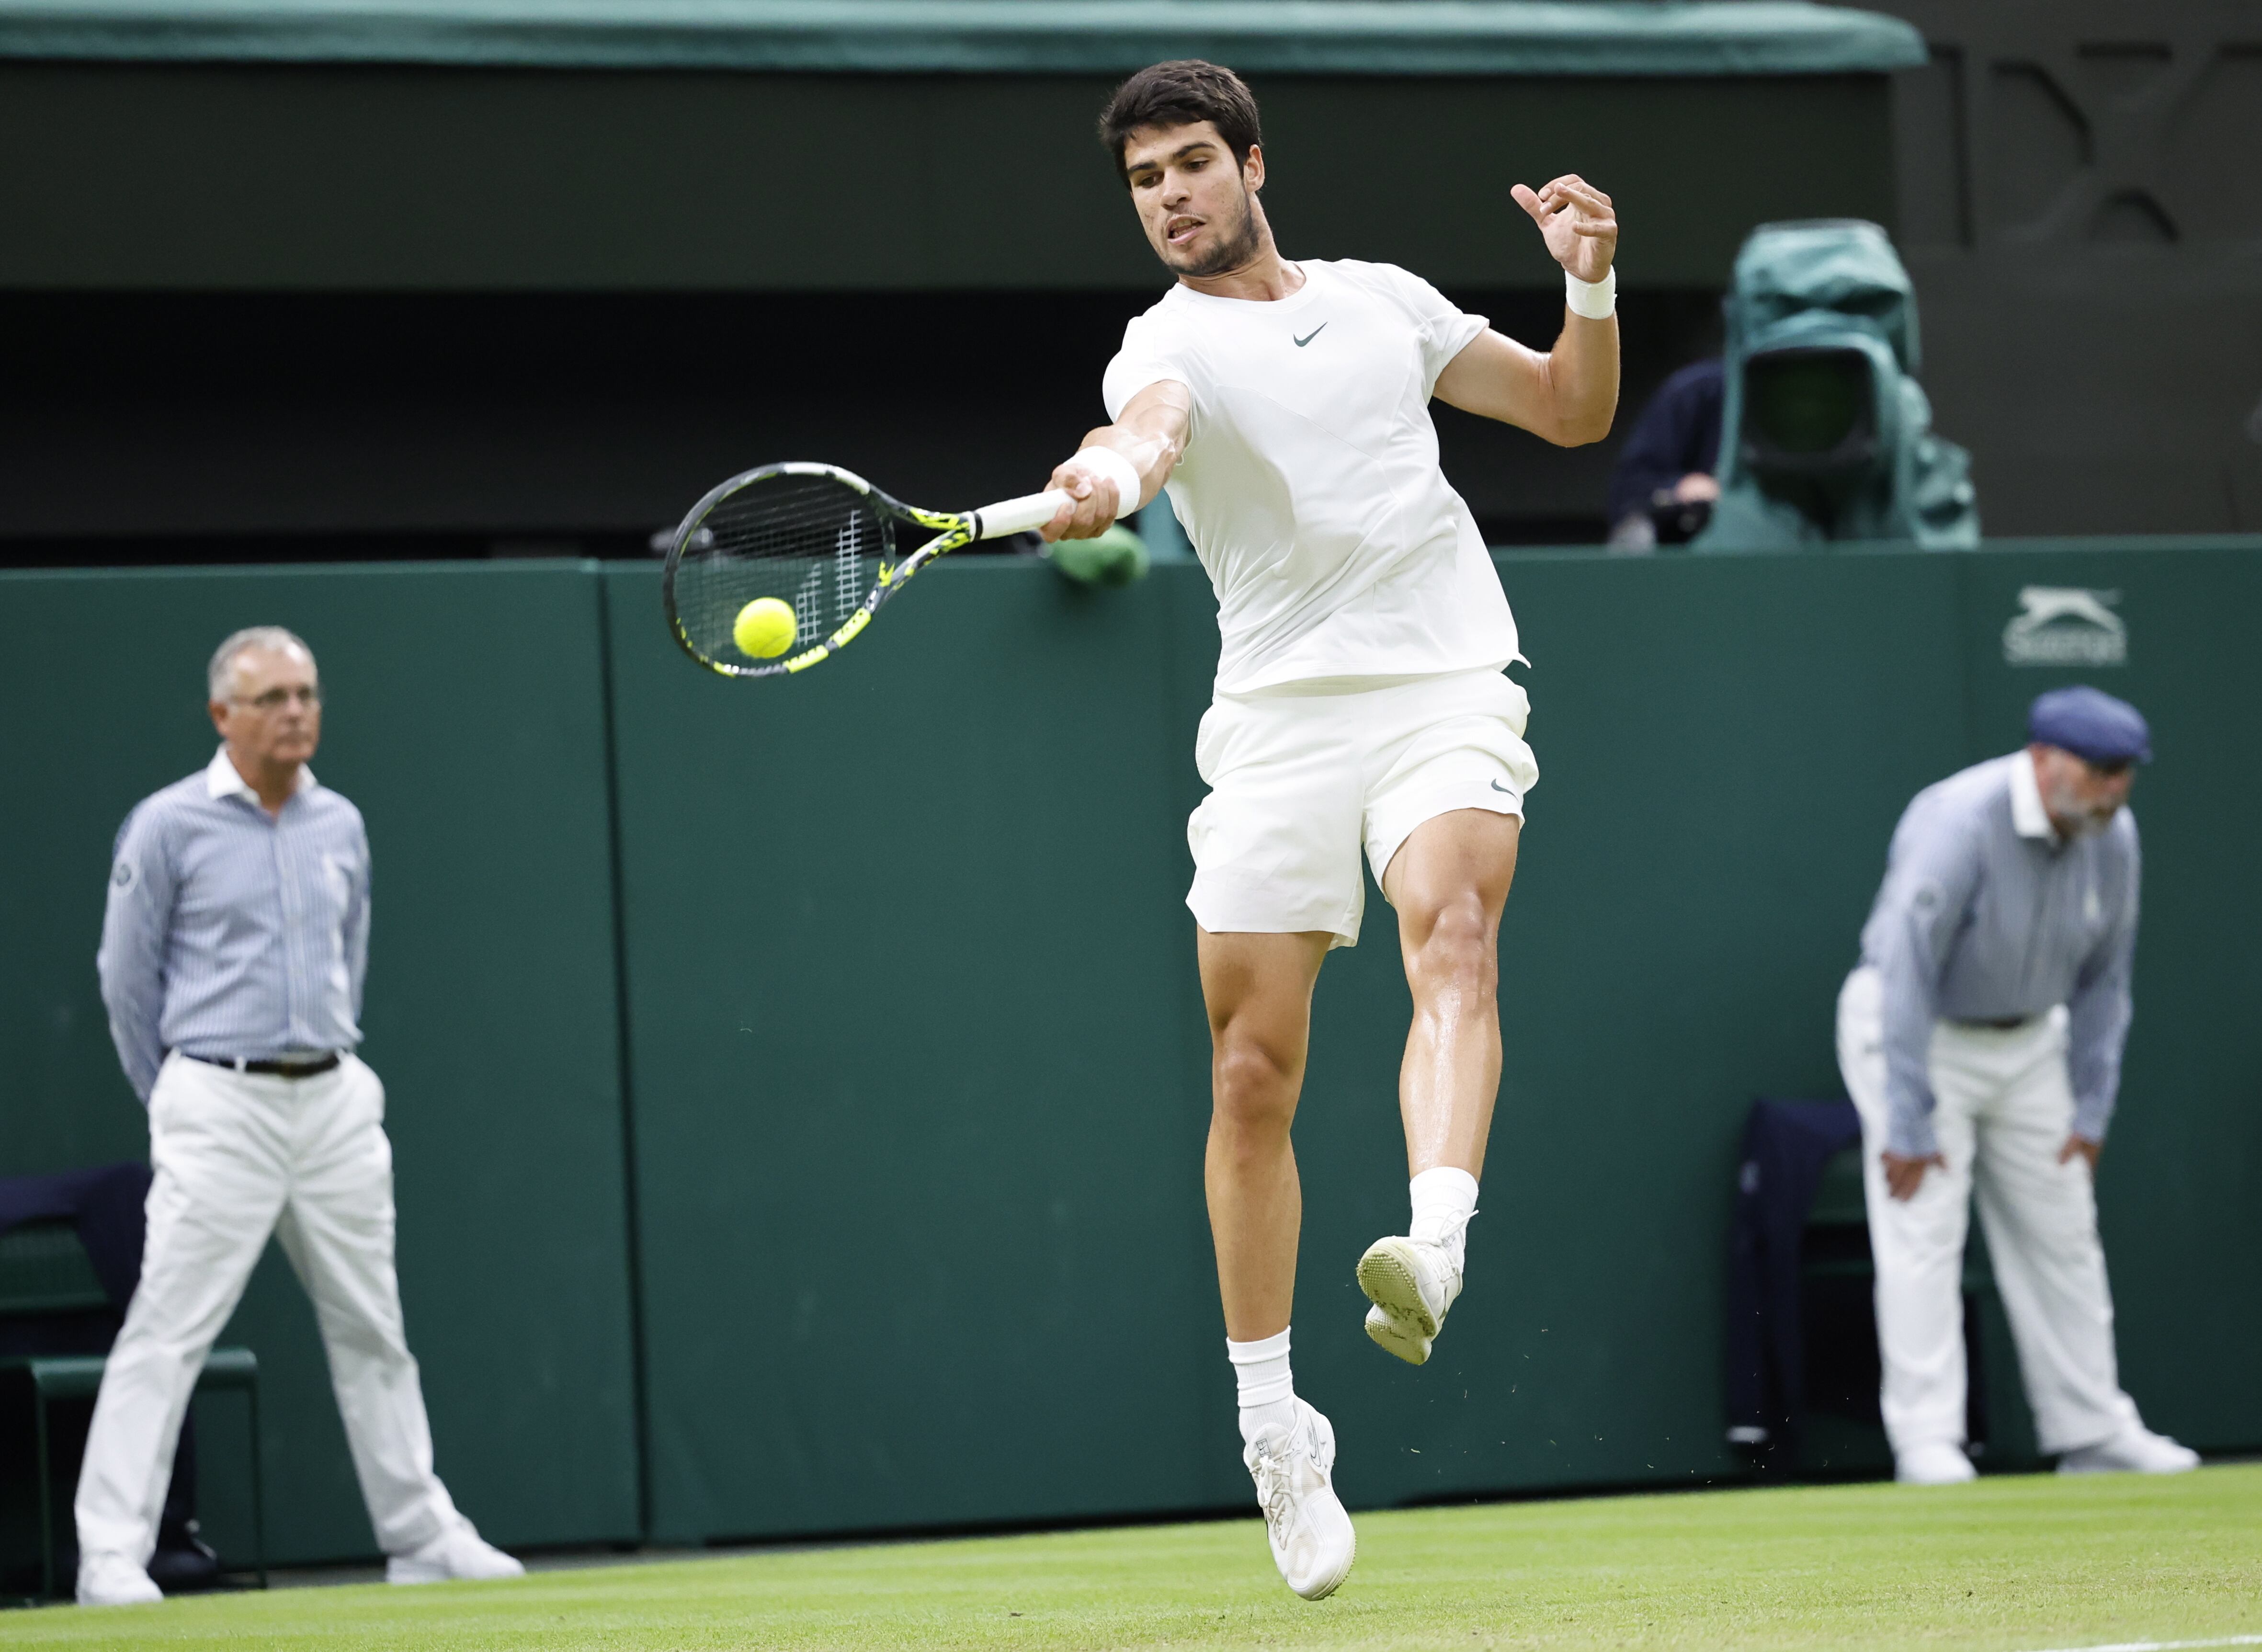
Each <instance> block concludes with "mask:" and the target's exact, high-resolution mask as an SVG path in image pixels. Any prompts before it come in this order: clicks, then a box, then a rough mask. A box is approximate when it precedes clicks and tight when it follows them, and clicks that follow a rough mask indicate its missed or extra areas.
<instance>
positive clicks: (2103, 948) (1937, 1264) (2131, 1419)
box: [1838, 688, 2199, 1485]
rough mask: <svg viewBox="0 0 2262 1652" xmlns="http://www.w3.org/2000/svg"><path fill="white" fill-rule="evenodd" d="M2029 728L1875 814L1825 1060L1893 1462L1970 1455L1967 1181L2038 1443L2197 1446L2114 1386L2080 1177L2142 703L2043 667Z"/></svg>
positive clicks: (2113, 1031) (2090, 1124)
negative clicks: (1851, 1191) (1879, 869)
mask: <svg viewBox="0 0 2262 1652" xmlns="http://www.w3.org/2000/svg"><path fill="white" fill-rule="evenodd" d="M2027 731H2028V738H2029V739H2030V740H2031V741H2032V744H2030V745H2028V747H2027V748H2026V749H2025V750H2023V751H2019V752H2013V754H2011V755H2009V756H2008V757H1998V758H1995V759H1993V760H1992V761H1988V762H1984V763H1981V764H1979V765H1977V767H1976V768H1967V769H1965V770H1964V771H1963V773H1961V774H1958V775H1951V776H1949V778H1947V779H1946V780H1943V781H1941V782H1940V783H1938V784H1936V785H1933V786H1927V788H1925V790H1922V791H1920V792H1919V793H1918V794H1917V796H1916V799H1915V801H1914V802H1913V803H1911V804H1909V806H1908V809H1907V812H1905V813H1904V814H1903V815H1902V816H1901V821H1900V825H1899V826H1898V828H1897V829H1896V830H1895V831H1894V833H1893V841H1892V848H1891V852H1890V854H1889V855H1888V856H1887V859H1886V869H1885V882H1884V888H1883V889H1882V890H1880V891H1878V894H1877V905H1876V907H1875V908H1874V909H1873V910H1872V911H1871V913H1870V914H1869V923H1868V924H1867V925H1866V926H1865V927H1863V928H1862V963H1861V964H1860V966H1859V967H1858V968H1857V969H1855V971H1854V973H1853V974H1852V975H1851V976H1849V977H1847V981H1846V985H1845V990H1844V991H1843V992H1841V993H1840V994H1839V999H1838V1064H1839V1068H1840V1071H1841V1072H1843V1074H1844V1075H1845V1078H1846V1088H1847V1090H1848V1093H1850V1094H1851V1095H1852V1096H1853V1098H1854V1105H1855V1108H1856V1109H1857V1110H1858V1111H1859V1112H1860V1114H1861V1115H1862V1173H1863V1181H1864V1186H1865V1189H1866V1192H1867V1194H1868V1203H1869V1243H1870V1249H1871V1251H1872V1252H1873V1253H1874V1255H1875V1258H1876V1262H1877V1346H1878V1351H1879V1353H1880V1354H1881V1356H1882V1363H1883V1367H1884V1385H1883V1393H1882V1402H1883V1410H1884V1421H1885V1432H1886V1434H1887V1435H1888V1437H1889V1438H1890V1439H1891V1441H1892V1447H1893V1461H1894V1466H1895V1472H1896V1475H1897V1477H1898V1479H1900V1480H1902V1481H1904V1482H1910V1483H1913V1484H1923V1485H1936V1484H1942V1483H1947V1482H1955V1481H1962V1480H1969V1479H1970V1478H1971V1477H1972V1468H1971V1461H1970V1458H1969V1457H1968V1456H1967V1455H1965V1454H1964V1450H1963V1446H1964V1433H1963V1418H1964V1390H1965V1385H1966V1382H1967V1381H1968V1377H1967V1372H1966V1366H1965V1360H1964V1347H1963V1295H1962V1280H1963V1239H1964V1234H1965V1231H1966V1230H1967V1227H1968V1225H1969V1222H1970V1205H1971V1202H1972V1198H1973V1195H1974V1194H1975V1193H1976V1194H1977V1198H1978V1204H1979V1220H1980V1222H1981V1223H1982V1224H1983V1225H1984V1226H1985V1229H1986V1231H1987V1251H1988V1255H1989V1258H1990V1259H1991V1260H1992V1263H1993V1265H1994V1273H1995V1281H1996V1285H1997V1288H1999V1290H2000V1291H2001V1293H2002V1298H2003V1307H2004V1310H2005V1312H2006V1314H2007V1316H2008V1317H2009V1319H2010V1322H2011V1332H2012V1336H2013V1339H2014V1340H2015V1341H2016V1343H2017V1345H2018V1350H2019V1370H2020V1374H2021V1376H2022V1377H2023V1378H2024V1379H2025V1382H2026V1389H2027V1399H2028V1403H2029V1404H2030V1405H2031V1406H2032V1408H2033V1410H2034V1417H2035V1437H2036V1439H2037V1442H2038V1443H2039V1444H2040V1445H2041V1446H2042V1450H2043V1451H2044V1452H2045V1453H2049V1454H2056V1455H2057V1458H2058V1472H2059V1473H2060V1474H2082V1473H2096V1472H2102V1471H2111V1470H2122V1471H2132V1472H2139V1473H2145V1474H2174V1473H2178V1472H2180V1471H2181V1470H2184V1469H2186V1468H2194V1467H2195V1466H2196V1465H2197V1464H2198V1461H2199V1459H2198V1457H2197V1456H2196V1455H2195V1454H2194V1453H2192V1452H2191V1451H2189V1450H2187V1449H2186V1447H2184V1446H2179V1445H2178V1444H2177V1443H2176V1442H2175V1441H2174V1440H2172V1439H2167V1438H2166V1437H2165V1436H2164V1435H2160V1434H2155V1433H2153V1432H2150V1430H2149V1429H2147V1428H2146V1427H2145V1426H2144V1425H2143V1423H2142V1422H2141V1421H2140V1420H2139V1419H2138V1418H2137V1415H2136V1403H2135V1402H2134V1401H2132V1400H2131V1399H2130V1398H2129V1396H2128V1395H2126V1394H2125V1393H2123V1392H2122V1389H2121V1384H2120V1378H2119V1374H2118V1371H2117V1368H2116V1366H2115V1362H2114V1346H2113V1296H2112V1292H2111V1290H2110V1289H2109V1288H2108V1287H2107V1284H2106V1278H2105V1250H2104V1246H2103V1244H2101V1243H2100V1240H2099V1237H2098V1231H2097V1203H2096V1199H2095V1197H2094V1194H2093V1178H2094V1176H2095V1173H2096V1169H2097V1160H2098V1155H2099V1153H2100V1151H2102V1150H2103V1147H2104V1144H2105V1129H2106V1124H2107V1121H2108V1120H2109V1119H2110V1118H2111V1117H2112V1115H2113V1106H2114V1099H2115V1097H2116V1095H2117V1094H2118V1093H2119V1090H2120V1086H2121V1051H2122V1046H2123V1045H2124V1044H2125V1043H2126V1042H2127V1041H2128V1036H2129V1012H2130V1002H2129V977H2130V970H2131V966H2132V964H2133V963H2134V961H2135V957H2136V896H2137V883H2138V879H2139V876H2140V873H2141V871H2142V859H2141V856H2140V855H2139V852H2138V848H2137V843H2136V820H2135V819H2134V818H2133V817H2132V816H2131V815H2130V814H2129V810H2128V808H2127V806H2126V805H2127V803H2128V800H2129V786H2130V785H2131V783H2133V782H2134V780H2135V777H2136V764H2138V763H2144V762H2150V761H2151V756H2152V747H2151V735H2150V731H2149V730H2148V729H2147V728H2146V726H2145V723H2144V719H2143V717H2142V716H2140V715H2139V714H2138V712H2137V711H2136V707H2134V706H2132V705H2129V703H2126V702H2125V701H2122V700H2116V699H2114V697H2113V696H2110V695H2108V694H2103V693H2100V692H2099V691H2098V690H2097V689H2089V688H2072V689H2054V690H2052V691H2051V692H2050V693H2048V694H2045V695H2043V696H2041V697H2040V698H2039V699H2037V700H2036V701H2035V703H2034V705H2033V707H2032V709H2031V710H2030V711H2028V718H2027Z"/></svg>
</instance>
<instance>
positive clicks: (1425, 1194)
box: [1406, 1165, 1477, 1270]
mask: <svg viewBox="0 0 2262 1652" xmlns="http://www.w3.org/2000/svg"><path fill="white" fill-rule="evenodd" d="M1406 1189H1407V1192H1408V1194H1410V1195H1411V1196H1412V1198H1413V1201H1414V1224H1413V1226H1412V1227H1410V1228H1408V1230H1407V1235H1406V1237H1408V1238H1410V1239H1420V1240H1423V1241H1424V1242H1426V1243H1428V1244H1442V1245H1444V1247H1445V1254H1446V1255H1448V1256H1450V1257H1452V1259H1453V1266H1454V1267H1455V1268H1456V1269H1457V1270H1458V1269H1459V1267H1460V1266H1461V1265H1462V1260H1463V1258H1464V1255H1465V1253H1466V1252H1465V1247H1466V1243H1467V1236H1468V1230H1469V1218H1470V1217H1471V1216H1474V1215H1476V1213H1477V1179H1476V1178H1475V1177H1473V1176H1472V1175H1470V1174H1469V1172H1466V1171H1465V1170H1455V1169H1454V1168H1453V1167H1452V1165H1438V1166H1437V1168H1436V1169H1435V1170H1425V1171H1423V1172H1422V1173H1421V1174H1420V1175H1418V1176H1416V1178H1415V1179H1413V1180H1412V1181H1410V1182H1408V1184H1407V1185H1406Z"/></svg>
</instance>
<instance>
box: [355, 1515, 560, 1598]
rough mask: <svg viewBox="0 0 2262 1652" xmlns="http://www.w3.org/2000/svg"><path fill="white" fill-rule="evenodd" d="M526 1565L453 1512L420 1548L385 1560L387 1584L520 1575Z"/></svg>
mask: <svg viewBox="0 0 2262 1652" xmlns="http://www.w3.org/2000/svg"><path fill="white" fill-rule="evenodd" d="M525 1575H526V1568H525V1567H523V1566H522V1565H520V1564H519V1563H518V1562H516V1561H515V1560H513V1559H512V1558H511V1557H510V1556H509V1555H506V1554H504V1553H503V1552H502V1551H501V1549H499V1548H497V1547H494V1545H493V1544H492V1543H489V1542H488V1541H486V1539H484V1538H482V1537H481V1536H480V1535H479V1533H477V1532H475V1531H473V1530H472V1523H471V1522H470V1521H469V1520H466V1519H464V1517H463V1516H462V1515H460V1514H459V1515H457V1517H456V1518H455V1519H453V1520H451V1521H450V1522H449V1524H448V1526H447V1529H446V1530H444V1531H443V1532H442V1533H440V1535H439V1536H437V1537H436V1538H434V1539H433V1540H431V1541H430V1542H429V1543H427V1544H425V1545H424V1547H421V1548H413V1549H410V1550H409V1551H408V1552H407V1554H405V1555H394V1556H393V1558H392V1559H390V1560H388V1561H386V1562H385V1582H386V1583H447V1582H450V1580H452V1579H456V1578H465V1579H491V1578H496V1577H522V1576H525Z"/></svg>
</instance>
